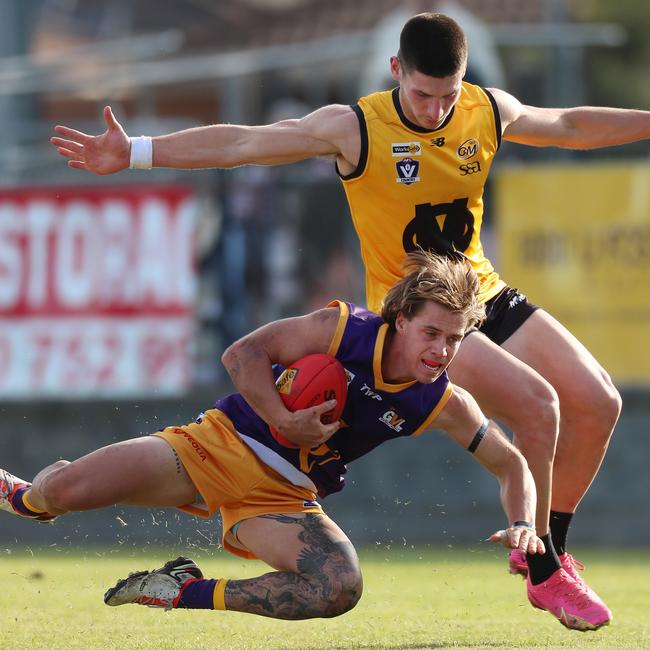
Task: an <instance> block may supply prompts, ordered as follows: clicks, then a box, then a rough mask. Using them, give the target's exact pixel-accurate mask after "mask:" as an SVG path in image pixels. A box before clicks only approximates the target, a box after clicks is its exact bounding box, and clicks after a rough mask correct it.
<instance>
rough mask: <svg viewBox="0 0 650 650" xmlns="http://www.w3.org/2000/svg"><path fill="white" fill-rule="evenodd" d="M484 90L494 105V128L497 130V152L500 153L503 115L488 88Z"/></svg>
mask: <svg viewBox="0 0 650 650" xmlns="http://www.w3.org/2000/svg"><path fill="white" fill-rule="evenodd" d="M482 90H483V92H484V93H485V94H486V95H487V97H488V99H489V100H490V104H492V110H493V111H494V126H495V127H496V130H497V151H498V150H499V147H500V146H501V114H500V113H499V107H498V106H497V102H496V100H495V99H494V96H493V95H492V93H491V92H490V91H489V90H488V89H487V88H482Z"/></svg>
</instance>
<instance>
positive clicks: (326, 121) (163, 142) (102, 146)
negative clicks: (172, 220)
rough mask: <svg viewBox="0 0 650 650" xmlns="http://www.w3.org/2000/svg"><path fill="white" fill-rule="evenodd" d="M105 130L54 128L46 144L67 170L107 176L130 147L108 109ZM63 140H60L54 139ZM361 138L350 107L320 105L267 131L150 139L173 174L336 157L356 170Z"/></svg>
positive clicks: (125, 160)
mask: <svg viewBox="0 0 650 650" xmlns="http://www.w3.org/2000/svg"><path fill="white" fill-rule="evenodd" d="M104 119H105V121H106V126H107V129H106V131H105V132H104V133H102V134H100V135H97V136H92V135H88V134H85V133H82V132H80V131H76V130H75V129H71V128H70V127H67V126H57V127H55V131H56V132H57V134H58V136H55V137H53V138H52V139H51V142H52V144H53V145H54V146H55V147H56V148H57V151H58V152H59V153H60V154H61V155H62V156H64V157H66V158H68V159H69V162H68V165H69V166H70V167H74V168H76V169H83V170H85V171H89V172H92V173H94V174H112V173H115V172H118V171H121V170H123V169H127V168H128V167H129V156H130V150H131V143H130V140H129V137H128V135H127V134H126V132H125V131H124V129H123V128H122V126H121V124H120V123H119V122H118V121H117V120H116V119H115V116H114V115H113V112H112V111H111V109H110V107H109V106H107V107H106V108H105V109H104ZM59 136H62V137H59ZM360 149H361V136H360V133H359V123H358V120H357V117H356V115H355V114H354V112H353V111H352V109H351V108H350V107H349V106H343V105H339V104H332V105H330V106H324V107H323V108H319V109H318V110H316V111H314V112H313V113H310V114H309V115H306V116H305V117H303V118H301V119H299V120H283V121H281V122H277V123H275V124H269V125H266V126H244V125H235V124H213V125H211V126H202V127H197V128H194V129H186V130H184V131H178V132H176V133H170V134H168V135H160V136H156V137H154V138H153V166H154V167H172V168H176V169H202V168H229V167H237V166H239V165H245V164H258V165H276V164H281V163H291V162H296V161H298V160H303V159H305V158H312V157H316V156H327V155H334V156H337V157H338V158H339V159H340V160H341V161H346V162H347V163H348V164H349V165H351V166H355V165H356V164H357V161H358V159H359V153H360Z"/></svg>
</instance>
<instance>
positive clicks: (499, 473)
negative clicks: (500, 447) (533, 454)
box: [491, 444, 530, 482]
mask: <svg viewBox="0 0 650 650" xmlns="http://www.w3.org/2000/svg"><path fill="white" fill-rule="evenodd" d="M491 469H492V472H493V474H494V475H495V476H496V477H497V479H499V481H500V482H504V481H508V480H510V479H512V478H513V477H517V478H519V477H521V476H522V475H524V474H526V473H528V472H529V471H530V470H529V468H528V463H527V461H526V459H525V458H524V455H523V454H522V453H521V452H520V451H519V450H518V449H517V448H516V447H515V446H514V445H512V444H508V446H507V448H506V449H504V451H503V454H502V455H501V458H499V460H498V462H496V463H494V464H493V465H492V468H491Z"/></svg>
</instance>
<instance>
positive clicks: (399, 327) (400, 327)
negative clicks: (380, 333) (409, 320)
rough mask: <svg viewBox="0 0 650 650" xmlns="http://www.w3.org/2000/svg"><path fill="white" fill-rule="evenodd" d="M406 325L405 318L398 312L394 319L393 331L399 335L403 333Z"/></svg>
mask: <svg viewBox="0 0 650 650" xmlns="http://www.w3.org/2000/svg"><path fill="white" fill-rule="evenodd" d="M405 324H406V318H405V316H404V313H403V312H401V311H400V312H399V313H398V314H397V317H396V318H395V331H396V332H399V333H400V334H401V333H403V332H404V326H405Z"/></svg>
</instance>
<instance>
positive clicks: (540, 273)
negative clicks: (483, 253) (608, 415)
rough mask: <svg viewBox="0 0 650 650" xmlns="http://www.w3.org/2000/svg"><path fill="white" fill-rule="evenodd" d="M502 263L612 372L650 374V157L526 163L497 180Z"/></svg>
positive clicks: (627, 380) (617, 376) (643, 378)
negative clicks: (637, 160) (640, 160)
mask: <svg viewBox="0 0 650 650" xmlns="http://www.w3.org/2000/svg"><path fill="white" fill-rule="evenodd" d="M496 199H497V201H496V210H495V213H496V217H497V222H496V237H497V246H498V251H499V260H498V262H499V263H498V267H499V271H500V274H501V276H502V277H503V279H504V280H505V281H506V282H507V283H508V284H510V285H512V286H516V287H518V288H519V289H520V290H521V291H523V292H524V293H525V294H526V295H527V296H528V298H529V299H530V300H532V301H533V302H535V303H537V304H539V305H540V306H541V307H543V308H544V309H545V310H546V311H548V312H550V313H551V314H552V315H553V316H555V318H557V319H558V320H559V321H561V322H562V323H563V324H564V325H565V326H566V327H568V329H569V330H570V331H571V332H572V333H573V334H575V335H576V336H577V337H578V338H579V339H580V340H581V341H582V342H583V343H584V344H585V345H586V346H587V348H588V349H589V350H590V352H591V353H592V354H593V355H594V356H595V357H596V358H597V359H598V361H599V362H600V363H601V364H602V365H603V366H604V367H605V368H606V369H607V370H608V371H609V372H610V374H611V375H612V377H613V378H614V380H616V381H618V382H621V383H624V384H631V385H648V384H649V383H650V346H648V345H646V344H645V341H646V339H647V337H648V332H649V331H650V165H648V164H647V163H625V164H606V165H604V164H599V165H588V166H579V165H562V166H553V167H548V166H526V167H525V168H521V169H511V170H501V171H500V173H499V175H498V179H497V185H496Z"/></svg>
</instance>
